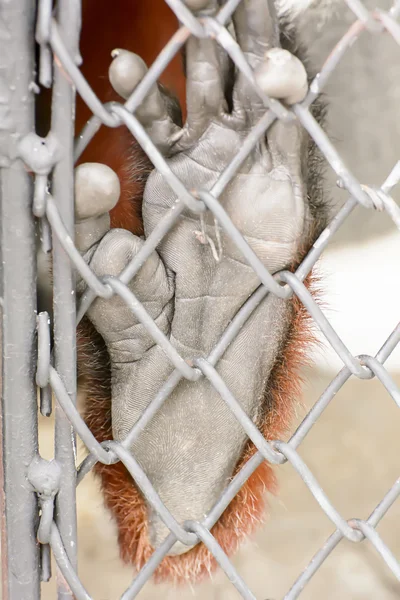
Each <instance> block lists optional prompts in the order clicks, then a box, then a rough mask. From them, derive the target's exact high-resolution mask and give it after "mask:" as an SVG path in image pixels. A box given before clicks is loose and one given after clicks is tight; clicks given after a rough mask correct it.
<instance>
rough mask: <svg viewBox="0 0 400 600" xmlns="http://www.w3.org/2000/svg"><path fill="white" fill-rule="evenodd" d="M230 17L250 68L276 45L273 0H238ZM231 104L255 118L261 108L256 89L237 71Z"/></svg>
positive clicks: (275, 21)
mask: <svg viewBox="0 0 400 600" xmlns="http://www.w3.org/2000/svg"><path fill="white" fill-rule="evenodd" d="M232 20H233V23H234V27H235V34H236V39H237V42H238V44H239V46H240V48H241V50H242V52H243V53H244V54H245V56H246V58H247V60H248V62H249V64H250V66H251V67H252V68H253V69H255V68H256V67H257V66H258V65H259V64H260V62H261V61H262V60H263V58H264V57H265V54H266V52H268V50H270V49H271V48H274V47H279V46H280V42H279V29H278V21H277V18H276V14H275V7H274V3H273V0H242V2H240V3H239V5H238V7H237V9H236V11H235V13H234V15H233V19H232ZM234 107H235V110H236V111H237V112H239V113H241V112H243V111H249V110H250V109H253V112H254V113H256V118H257V115H258V114H259V112H260V111H262V110H264V107H263V103H262V101H261V99H260V97H259V95H258V93H257V91H256V90H255V88H254V87H253V86H252V85H251V83H249V81H248V79H247V77H245V76H244V75H243V74H242V73H238V75H237V80H236V83H235V88H234Z"/></svg>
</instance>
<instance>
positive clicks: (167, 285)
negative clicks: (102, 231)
mask: <svg viewBox="0 0 400 600" xmlns="http://www.w3.org/2000/svg"><path fill="white" fill-rule="evenodd" d="M143 244H144V240H142V239H141V238H139V237H137V236H135V235H133V234H132V233H130V232H129V231H126V230H124V229H112V230H111V231H109V232H108V233H107V234H106V236H105V237H104V238H103V239H102V241H101V242H100V244H99V246H98V248H97V249H96V251H95V253H94V254H93V257H92V259H91V261H90V267H91V269H92V270H93V271H94V273H95V274H96V275H97V276H98V277H104V276H107V275H111V276H114V277H118V276H119V275H120V273H121V272H122V271H123V270H124V269H125V267H126V266H127V265H128V263H129V262H130V261H131V260H132V259H133V258H134V257H135V256H136V255H137V253H138V252H139V251H140V249H141V248H142V246H143ZM128 287H129V289H130V290H131V291H132V292H133V293H134V294H135V296H136V298H137V299H138V300H139V302H141V303H142V304H143V306H144V307H145V309H146V310H147V312H148V313H149V314H150V316H151V317H152V318H153V319H154V320H155V321H156V322H157V325H158V326H159V327H160V328H161V329H163V330H164V332H165V331H166V329H167V328H168V327H169V318H168V317H169V315H168V314H167V313H166V310H165V308H166V305H167V304H168V302H169V300H170V299H171V298H172V296H173V279H172V276H171V275H170V274H167V271H166V269H165V267H164V264H163V262H162V261H161V259H160V257H159V255H158V254H157V253H156V252H153V253H152V254H151V255H150V257H149V258H148V259H147V260H146V262H145V263H144V265H143V266H142V268H141V269H140V270H139V271H138V273H137V274H136V275H135V277H134V279H133V280H132V281H131V282H130V284H129V286H128ZM171 308H172V307H171ZM88 316H89V318H90V320H91V321H92V323H93V325H94V326H95V328H96V329H97V331H99V333H100V334H101V335H102V336H103V338H104V340H105V342H106V343H107V344H111V345H112V346H113V351H114V352H117V353H118V357H116V356H115V355H114V356H113V358H114V359H115V360H118V362H121V361H122V362H125V361H126V360H128V358H129V360H130V361H132V360H137V359H138V358H140V356H139V354H140V353H141V352H142V351H143V344H145V345H146V348H147V347H148V344H149V343H150V344H152V340H151V338H149V334H148V333H147V332H146V330H145V329H144V328H143V326H142V325H140V323H139V322H138V320H137V318H136V316H135V315H134V314H133V313H132V311H131V310H130V309H129V307H128V306H127V304H126V302H124V300H122V298H120V297H119V296H118V295H117V294H115V295H114V296H113V297H112V298H111V299H110V300H103V299H101V298H98V299H97V300H96V301H95V302H94V303H93V305H92V307H91V308H90V309H89V312H88ZM124 357H125V358H124Z"/></svg>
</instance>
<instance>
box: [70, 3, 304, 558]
mask: <svg viewBox="0 0 400 600" xmlns="http://www.w3.org/2000/svg"><path fill="white" fill-rule="evenodd" d="M254 11H256V12H254ZM252 14H257V15H258V18H257V22H256V23H254V22H252V21H251V18H250V16H251V15H252ZM234 25H235V31H236V37H237V40H238V43H239V44H240V46H241V48H242V50H243V51H244V52H245V54H246V56H247V58H248V60H249V62H250V63H251V65H252V67H253V68H255V69H256V75H257V79H258V82H259V84H260V85H261V86H262V87H263V89H264V91H265V92H266V93H268V94H270V95H271V96H275V97H280V98H283V99H285V100H287V101H298V100H299V99H301V98H302V97H303V96H304V93H305V90H306V75H305V71H304V69H303V67H302V66H301V63H299V62H298V61H297V59H295V58H294V57H293V56H292V55H290V54H289V53H287V52H286V51H283V50H281V49H272V50H271V46H272V45H274V46H276V45H277V44H278V41H277V40H276V39H275V37H274V33H273V27H272V20H271V18H270V15H269V12H268V3H267V2H266V1H264V0H248V1H247V2H246V1H245V2H242V3H241V5H240V7H239V8H238V9H237V11H236V16H235V19H234ZM266 52H267V55H266ZM144 72H145V67H144V65H143V63H142V62H141V60H140V59H139V57H137V56H135V55H132V54H131V53H127V52H124V51H118V52H117V53H116V58H115V60H114V62H113V63H112V65H111V68H110V79H111V82H112V83H113V85H114V87H115V89H116V90H117V91H118V92H119V93H120V94H121V95H123V96H124V97H127V96H128V95H129V94H130V92H131V91H132V90H133V89H134V87H135V85H137V83H138V81H139V80H140V78H141V77H142V76H143V74H144ZM285 73H286V75H287V77H286V82H285V77H284V75H285ZM187 74H188V83H187V111H188V118H187V123H186V124H185V126H184V127H183V128H179V127H178V126H177V125H176V124H175V123H174V122H173V120H172V118H171V116H170V115H169V113H168V110H167V103H166V102H165V99H164V98H163V95H162V93H161V92H160V90H159V89H158V87H156V86H155V87H154V89H153V90H152V92H151V94H150V96H149V97H148V99H147V100H146V101H145V102H144V103H143V105H142V106H141V107H140V109H139V110H138V112H137V116H138V118H139V119H140V120H141V122H142V124H143V125H144V127H145V128H146V130H147V131H148V133H149V135H150V136H151V138H152V139H153V141H154V143H155V144H156V145H157V146H158V147H159V148H160V149H161V150H162V151H163V152H164V153H165V156H167V157H168V158H167V160H168V164H169V166H170V168H171V169H172V171H173V172H174V173H175V175H176V176H177V177H178V178H179V179H180V180H181V181H182V182H183V183H184V184H185V186H186V187H187V188H188V189H191V190H193V189H197V190H199V189H205V190H209V189H210V188H211V187H212V186H213V184H214V183H215V182H216V181H217V179H218V177H219V175H220V173H221V171H222V170H223V169H224V167H225V166H226V165H227V164H228V163H229V162H230V161H231V160H232V159H233V157H234V156H235V155H236V154H237V152H238V150H239V149H240V147H241V144H242V142H243V139H244V137H245V136H246V134H247V133H248V132H249V130H250V129H251V127H252V126H253V125H254V124H255V123H256V122H257V120H258V119H259V118H260V116H262V114H263V112H264V111H265V109H264V107H263V105H262V103H261V101H260V99H259V97H258V95H257V93H256V92H255V91H254V90H253V89H252V88H251V86H250V84H249V83H248V82H247V81H246V80H245V79H244V77H243V76H241V75H239V76H237V77H236V79H235V83H234V86H233V93H232V98H231V105H232V107H233V108H232V110H231V112H230V113H228V105H227V102H226V98H225V94H224V90H225V89H226V83H227V79H228V65H227V61H226V60H225V59H224V58H223V57H222V54H221V52H220V51H219V50H218V48H217V45H216V44H215V43H214V42H213V41H212V40H209V39H207V40H198V39H194V38H191V39H190V40H189V42H188V44H187ZM282 81H284V84H283V85H282ZM288 82H289V83H288ZM305 143H306V142H305V139H304V136H303V134H302V132H301V130H300V128H299V127H298V126H297V125H296V124H293V123H291V124H286V125H285V124H282V123H277V124H275V125H274V126H273V127H272V128H271V129H270V130H269V132H268V137H267V139H262V140H260V142H259V143H258V144H257V146H256V148H255V149H254V151H253V152H252V153H251V155H250V156H249V157H248V159H247V160H246V161H245V163H244V164H243V165H242V166H241V168H240V171H239V172H238V173H237V175H236V176H235V177H234V179H233V180H232V181H231V183H230V184H229V185H228V186H227V188H226V189H225V191H224V192H223V194H222V195H221V197H220V198H219V201H220V203H221V205H222V206H223V207H224V209H225V210H226V211H227V213H228V214H229V216H230V218H231V219H232V221H233V223H234V224H235V225H236V227H237V228H238V229H239V231H240V232H241V233H242V235H243V236H244V237H245V239H246V241H247V242H248V244H249V245H250V246H251V248H252V249H253V250H254V251H255V253H256V254H257V256H258V257H259V258H260V260H261V261H262V262H263V264H264V265H265V267H266V268H267V269H268V270H269V271H270V272H271V273H276V272H277V271H279V270H281V269H283V268H285V267H288V266H290V265H291V263H293V261H294V260H295V259H296V258H297V254H298V252H299V249H300V247H301V245H302V242H303V241H304V239H305V237H306V236H307V235H308V229H309V225H308V223H309V213H308V207H307V204H306V201H305V199H306V190H305V189H304V181H303V165H302V160H304V159H302V154H303V151H304V152H306V146H305ZM102 177H103V179H101V178H102ZM76 185H77V194H76V198H77V215H78V218H80V219H81V220H80V222H78V224H77V240H78V242H79V244H80V247H81V250H82V252H84V253H85V257H86V259H87V261H88V262H89V264H90V266H91V268H92V269H93V270H94V271H95V272H96V274H97V275H99V276H103V275H119V273H120V272H121V271H122V270H123V269H124V267H125V266H126V265H127V264H128V262H129V261H130V260H131V259H132V257H133V256H135V254H136V253H137V252H138V250H139V249H140V248H141V247H142V245H143V243H144V241H143V240H142V239H140V238H138V237H136V236H134V235H132V234H130V233H129V232H127V231H124V230H117V229H114V230H111V231H107V229H108V228H109V220H108V215H107V211H108V210H110V208H111V207H112V206H113V204H114V203H115V201H116V195H115V194H114V193H113V191H115V189H116V188H117V187H118V184H117V182H116V181H115V179H114V176H113V173H112V172H111V173H110V172H109V170H107V168H105V167H104V168H102V167H99V166H98V165H97V166H94V165H83V166H82V167H79V168H78V171H77V177H76ZM107 185H109V186H110V190H111V192H110V193H109V194H108V193H107ZM113 186H115V187H113ZM88 190H89V192H90V194H89V192H88ZM88 195H90V196H91V197H92V198H95V199H96V202H89V201H88ZM102 199H104V202H103V201H102ZM99 202H100V205H101V206H100V207H99ZM175 202H176V197H175V195H174V193H173V192H172V190H171V189H170V188H169V186H168V185H167V183H166V182H165V180H164V179H163V176H162V175H161V174H160V173H159V172H157V171H153V172H152V173H151V175H150V177H149V179H148V181H147V185H146V188H145V194H144V198H143V222H144V230H145V236H148V235H149V234H150V233H151V231H152V230H153V229H154V227H155V226H156V225H157V223H158V222H159V220H160V219H161V218H162V217H163V215H164V214H165V212H166V211H167V210H169V209H170V208H171V207H172V206H173V205H174V203H175ZM259 285H260V281H259V279H258V277H257V276H256V275H255V273H254V271H253V270H252V268H250V267H249V266H248V265H247V263H246V262H245V260H244V259H243V257H242V255H241V253H240V251H239V250H238V249H237V248H236V246H235V244H234V243H233V242H232V241H231V240H230V238H229V237H228V236H227V235H226V234H225V233H224V232H223V231H222V230H221V229H220V228H219V225H218V223H217V224H216V223H215V222H214V218H213V216H212V215H211V214H210V213H209V212H207V213H206V214H205V216H204V222H203V223H201V222H200V218H199V216H198V215H196V214H194V213H191V212H190V211H189V210H186V211H184V213H183V214H182V216H181V218H180V220H179V221H178V223H177V225H175V227H174V228H173V230H172V231H171V232H170V233H169V235H168V236H167V237H166V238H165V239H164V240H162V242H161V243H160V245H159V247H158V251H157V253H156V252H154V253H153V255H152V256H151V257H150V259H149V260H148V261H147V262H146V263H145V265H144V266H143V267H142V269H141V270H140V271H139V273H138V274H137V276H136V277H135V278H134V279H133V281H132V282H131V283H130V289H131V290H132V292H133V293H134V294H135V295H136V297H137V298H138V299H139V301H140V302H141V303H142V304H143V306H144V307H145V309H146V310H147V312H148V313H149V314H150V315H151V317H152V318H153V319H154V320H155V322H156V323H157V325H158V327H159V328H160V329H161V330H162V331H163V332H164V333H165V335H167V336H168V337H169V339H170V341H171V344H172V345H173V346H174V347H175V348H176V350H177V351H178V352H179V353H180V354H181V356H182V357H183V358H185V359H193V358H196V357H200V356H202V357H203V356H204V357H206V356H207V355H208V354H209V353H210V351H211V350H212V349H213V347H214V346H215V344H216V343H217V341H218V340H219V339H220V337H221V335H222V334H223V332H224V330H225V329H226V327H227V326H228V324H229V323H230V321H231V320H232V318H233V317H234V316H235V314H236V313H237V312H238V310H239V309H240V307H241V306H242V305H243V304H244V303H245V301H246V300H247V299H248V298H249V297H250V296H251V294H252V293H254V291H255V290H256V289H257V288H258V286H259ZM88 316H89V318H90V320H91V321H92V323H93V324H94V326H95V328H96V329H97V330H98V332H99V333H100V334H101V335H102V337H103V338H104V341H105V343H106V345H107V349H108V352H109V354H110V358H111V369H112V425H113V436H114V438H115V439H116V440H122V439H124V437H125V436H126V435H127V433H128V432H129V430H130V429H131V427H132V426H133V425H134V423H135V422H136V421H137V419H138V418H139V417H140V415H141V414H142V412H143V410H144V409H145V407H146V406H147V405H148V404H149V402H151V400H152V399H153V398H154V397H155V395H156V394H157V392H158V391H159V390H160V388H161V387H162V385H163V384H164V383H165V381H166V379H167V377H168V376H169V375H170V374H171V373H172V371H173V369H174V367H173V365H172V364H171V362H170V360H169V358H168V357H167V356H166V355H165V353H164V352H163V350H162V349H161V348H160V347H159V346H157V345H155V343H154V341H153V339H152V338H151V337H150V335H149V334H148V333H147V332H146V330H145V329H144V327H143V325H141V324H140V323H139V322H138V321H137V319H136V318H135V316H134V315H133V314H132V312H131V311H130V310H129V309H128V308H127V306H126V305H125V303H124V302H123V301H122V300H121V299H120V298H119V297H117V296H115V297H113V298H112V299H111V300H110V301H104V300H101V299H97V300H96V301H95V303H94V304H93V305H92V307H91V309H90V311H89V313H88ZM290 320H291V306H290V304H289V303H287V302H285V301H282V300H279V299H277V298H276V297H274V296H273V295H272V294H271V295H269V296H268V298H267V300H266V301H265V302H264V303H262V304H261V305H260V306H259V307H258V309H257V310H256V311H255V312H254V313H253V315H252V317H251V318H250V319H249V320H248V321H247V322H246V324H245V325H244V326H243V328H242V329H241V331H240V333H239V335H238V336H237V337H236V339H235V340H234V342H232V344H231V345H230V346H229V348H228V350H227V351H226V352H225V354H224V356H223V358H222V360H221V361H220V362H219V363H218V365H217V370H218V372H219V374H220V375H221V376H222V378H223V380H224V381H225V382H226V384H227V386H228V387H229V389H230V390H231V391H232V392H233V394H234V395H235V396H236V398H238V399H239V401H240V403H241V405H242V407H243V408H244V410H245V411H246V412H247V414H248V415H249V416H250V417H251V419H253V420H254V421H255V422H258V420H259V418H260V415H261V413H262V411H263V409H264V408H265V407H263V401H262V400H263V394H264V390H265V388H266V385H267V382H268V377H269V375H270V372H271V369H272V367H273V365H274V362H275V359H276V357H277V353H278V352H279V349H280V346H281V344H282V343H283V340H284V338H285V334H286V331H287V328H288V326H289V324H290ZM245 444H246V435H245V433H244V431H243V428H242V427H241V425H240V424H239V423H238V422H237V421H236V419H235V418H234V417H233V415H232V413H231V411H230V410H229V409H228V408H227V407H226V405H225V403H224V402H223V401H222V399H221V398H220V397H219V395H218V393H216V392H215V391H214V389H213V387H212V386H211V385H210V383H209V382H208V380H206V379H205V378H203V379H201V380H200V381H198V382H196V383H191V382H188V381H182V382H181V383H180V384H179V385H178V387H177V388H176V389H175V391H174V392H173V393H172V394H171V396H170V397H169V398H168V400H167V401H166V403H165V404H164V406H163V407H162V409H161V410H160V411H159V412H158V413H157V414H156V416H155V417H154V418H153V420H152V421H151V423H150V424H149V426H148V427H147V428H146V429H145V431H144V432H143V433H142V434H141V435H140V437H139V439H138V440H137V442H136V443H135V444H134V446H133V448H132V452H133V453H134V455H135V457H136V459H137V460H138V461H139V462H140V464H141V465H142V467H143V469H144V470H145V472H146V473H147V475H148V477H149V478H150V480H151V481H152V483H153V485H154V487H155V489H156V490H157V492H158V493H159V495H160V497H161V499H162V500H163V501H164V503H165V504H166V506H167V507H168V509H169V510H170V511H171V512H172V514H173V515H174V516H175V517H176V519H177V520H178V521H179V522H183V521H185V520H186V519H201V518H202V517H204V515H205V514H206V513H207V512H208V511H209V510H210V508H211V507H212V505H213V504H214V503H215V501H216V500H217V498H218V497H219V495H220V494H221V492H222V490H223V488H224V487H225V486H226V484H227V482H228V481H229V478H230V477H231V475H232V473H233V471H234V469H235V465H236V464H237V462H238V460H239V458H240V456H241V454H242V452H243V449H244V446H245ZM149 520H150V541H151V543H152V544H153V545H158V544H159V543H160V542H161V541H162V540H163V539H164V537H165V536H166V535H167V533H168V530H167V529H166V528H165V526H164V525H163V523H162V522H161V521H160V520H159V519H158V517H157V516H156V515H155V514H152V512H151V510H150V509H149ZM187 549H188V548H187V547H183V546H181V545H180V544H179V543H178V544H176V545H175V546H174V548H173V549H172V552H171V553H180V552H184V551H186V550H187Z"/></svg>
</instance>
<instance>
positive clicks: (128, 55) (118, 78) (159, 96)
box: [108, 49, 181, 149]
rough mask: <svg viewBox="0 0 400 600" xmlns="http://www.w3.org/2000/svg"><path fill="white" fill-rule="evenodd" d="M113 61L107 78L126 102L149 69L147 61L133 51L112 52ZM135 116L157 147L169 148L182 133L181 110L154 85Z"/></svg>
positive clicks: (176, 103) (168, 96)
mask: <svg viewBox="0 0 400 600" xmlns="http://www.w3.org/2000/svg"><path fill="white" fill-rule="evenodd" d="M112 56H113V58H114V60H113V62H112V63H111V65H110V68H109V71H108V76H109V79H110V82H111V85H112V86H113V88H114V90H115V91H116V92H117V94H119V95H120V96H121V97H122V98H124V99H125V100H126V99H128V98H129V97H130V95H131V94H132V92H133V91H134V90H135V89H136V87H137V86H138V84H139V83H140V82H141V81H142V79H143V77H144V76H145V75H146V73H147V71H148V69H147V66H146V64H145V62H144V61H143V60H142V59H141V58H140V56H138V55H137V54H134V53H133V52H128V51H127V50H119V49H117V50H113V52H112ZM135 114H136V116H137V118H138V119H139V121H140V122H141V123H142V125H143V126H144V127H145V128H146V129H147V131H148V133H149V135H150V137H151V139H152V140H153V142H154V143H155V144H156V145H157V146H158V147H162V148H163V149H164V148H167V147H168V146H169V145H170V140H171V137H172V136H174V135H176V134H177V133H178V132H179V129H180V128H179V127H178V126H177V123H179V122H180V120H181V117H180V107H179V104H178V102H177V101H175V102H174V101H173V100H172V97H171V96H170V95H167V94H166V93H162V91H161V89H160V87H159V86H158V85H157V83H155V84H154V85H153V86H152V87H151V89H150V90H149V92H148V93H147V95H146V97H145V99H144V100H143V102H142V103H141V104H140V106H139V107H138V108H137V110H136V113H135Z"/></svg>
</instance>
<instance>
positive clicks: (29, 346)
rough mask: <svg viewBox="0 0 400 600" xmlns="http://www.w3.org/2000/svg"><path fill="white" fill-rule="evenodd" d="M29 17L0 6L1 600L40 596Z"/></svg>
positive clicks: (16, 7) (26, 8)
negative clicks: (23, 155)
mask: <svg viewBox="0 0 400 600" xmlns="http://www.w3.org/2000/svg"><path fill="white" fill-rule="evenodd" d="M34 17H35V2H34V0H18V1H17V2H15V1H13V0H0V173H1V175H0V182H1V194H0V196H1V230H2V231H1V236H2V248H1V251H2V289H3V319H2V324H3V325H2V350H3V369H2V371H3V373H2V388H3V389H2V448H1V452H2V461H1V466H2V482H1V483H2V490H1V496H2V504H3V506H2V510H1V516H2V531H1V538H2V588H3V600H11V599H12V600H16V599H17V598H20V599H21V600H22V599H23V600H38V598H39V597H40V585H39V546H38V543H37V541H36V525H37V515H38V511H37V501H36V495H35V493H34V491H33V489H32V487H31V486H30V484H29V482H28V479H27V469H28V467H29V465H30V463H31V461H32V459H33V457H34V456H35V455H36V453H37V449H38V441H37V400H36V398H37V397H36V385H35V373H34V369H35V352H36V349H35V347H36V336H35V334H36V252H35V232H34V218H33V215H32V210H31V203H32V185H31V178H30V176H29V174H28V173H27V170H26V168H25V166H24V165H23V163H22V161H21V160H20V159H18V158H17V144H18V141H19V140H20V139H21V137H23V136H24V135H25V134H27V133H29V132H30V131H32V129H33V123H34V102H33V90H32V82H33V81H34V63H33V61H34V35H33V26H34Z"/></svg>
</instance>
